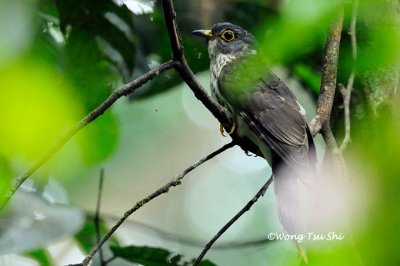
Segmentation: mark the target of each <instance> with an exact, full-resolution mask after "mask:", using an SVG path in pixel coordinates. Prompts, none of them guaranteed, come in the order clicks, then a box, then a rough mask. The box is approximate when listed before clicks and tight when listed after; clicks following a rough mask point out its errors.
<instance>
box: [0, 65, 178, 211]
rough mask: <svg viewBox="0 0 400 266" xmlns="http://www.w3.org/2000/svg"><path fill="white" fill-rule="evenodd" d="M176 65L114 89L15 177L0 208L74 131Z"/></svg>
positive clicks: (163, 66)
mask: <svg viewBox="0 0 400 266" xmlns="http://www.w3.org/2000/svg"><path fill="white" fill-rule="evenodd" d="M175 65H176V62H175V61H172V60H171V61H168V62H166V63H164V64H161V65H159V66H157V67H155V68H153V69H152V70H150V71H148V72H147V73H145V74H144V75H142V76H140V77H139V78H137V79H135V80H134V81H132V82H130V83H128V84H126V85H124V86H122V87H121V88H119V89H117V90H115V91H114V92H113V93H112V94H111V95H110V96H109V97H108V98H107V99H106V100H105V101H104V102H103V103H101V104H100V105H99V106H98V107H97V108H96V109H94V110H93V111H92V112H90V113H89V114H88V115H87V116H86V117H85V118H83V119H82V120H81V121H80V122H79V123H77V124H76V125H75V126H74V127H72V128H71V129H70V130H69V131H68V132H66V133H65V134H64V135H63V136H61V137H60V138H59V139H58V141H57V142H56V143H55V144H54V145H53V146H52V147H51V148H50V149H49V150H48V151H47V152H46V153H45V154H44V155H43V156H42V157H40V158H39V160H37V161H36V162H35V163H34V164H33V165H31V166H30V167H29V168H28V169H27V170H26V171H25V172H24V173H22V174H21V175H20V176H19V177H17V178H16V179H15V181H14V183H13V185H12V187H11V189H10V190H9V191H8V193H7V195H6V196H5V197H4V200H3V201H2V202H1V203H0V210H1V209H3V208H4V206H5V205H6V204H7V202H8V201H9V200H10V199H11V197H12V196H13V195H14V193H15V192H16V191H17V190H18V188H19V187H20V186H21V185H22V184H23V183H24V182H25V181H26V180H27V179H28V178H29V177H30V176H31V175H32V174H33V173H35V172H36V171H37V170H38V169H39V168H40V167H42V166H43V165H44V164H45V163H46V162H47V161H48V160H49V159H50V158H51V157H53V155H54V154H55V153H56V152H58V151H59V150H60V149H61V148H62V147H63V146H64V145H65V144H66V143H67V142H68V141H69V140H70V139H71V138H72V137H73V136H74V135H75V134H76V133H78V132H79V131H80V130H81V129H82V128H84V127H85V126H87V125H88V124H90V123H91V122H92V121H93V120H95V119H96V118H98V117H99V116H101V115H102V114H103V113H104V112H105V111H106V110H108V109H109V108H110V107H111V106H112V105H113V104H114V102H116V101H117V100H118V99H119V98H121V97H122V96H127V95H129V94H132V93H133V92H135V90H136V89H137V88H139V87H141V86H142V85H144V84H145V83H146V82H148V81H150V80H152V79H154V78H155V77H156V76H158V75H159V74H160V73H162V72H164V71H166V70H168V69H171V68H174V67H175Z"/></svg>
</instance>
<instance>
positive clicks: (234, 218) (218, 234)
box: [193, 176, 272, 266]
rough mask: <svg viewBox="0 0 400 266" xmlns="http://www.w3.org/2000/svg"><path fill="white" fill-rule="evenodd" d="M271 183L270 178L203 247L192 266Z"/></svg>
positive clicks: (198, 261)
mask: <svg viewBox="0 0 400 266" xmlns="http://www.w3.org/2000/svg"><path fill="white" fill-rule="evenodd" d="M271 183H272V176H271V177H270V178H269V179H268V181H267V182H266V183H265V184H264V185H263V186H262V187H261V189H260V190H259V191H258V192H257V194H256V195H255V196H254V197H253V198H252V199H251V200H250V201H249V202H248V203H247V204H246V205H245V206H244V207H243V208H242V209H241V210H240V211H239V212H238V213H237V214H235V216H233V217H232V219H230V220H229V222H228V223H226V224H225V225H224V226H223V227H222V228H221V229H220V230H219V231H218V233H217V234H215V236H214V237H213V238H212V239H211V240H210V241H209V242H208V243H207V244H206V245H205V247H204V249H203V250H202V251H201V253H200V255H199V256H198V257H197V258H196V260H195V261H194V263H193V266H196V265H199V263H200V262H201V260H202V259H203V257H204V256H205V255H206V253H207V252H208V250H209V249H210V248H211V246H212V245H213V244H214V243H215V241H217V240H218V238H220V237H221V236H222V235H223V234H224V233H225V231H226V230H228V229H229V227H231V226H232V225H233V224H234V223H235V222H236V221H237V220H238V219H239V218H240V217H241V216H242V215H243V214H244V213H245V212H247V211H248V210H250V208H251V207H252V206H253V205H254V203H256V202H257V201H258V199H259V198H260V197H261V196H263V195H264V194H265V192H266V191H267V189H268V187H269V186H270V185H271Z"/></svg>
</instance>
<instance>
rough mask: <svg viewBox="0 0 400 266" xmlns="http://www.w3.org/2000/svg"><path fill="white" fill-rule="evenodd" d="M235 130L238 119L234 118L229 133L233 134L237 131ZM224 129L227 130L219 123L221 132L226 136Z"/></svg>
mask: <svg viewBox="0 0 400 266" xmlns="http://www.w3.org/2000/svg"><path fill="white" fill-rule="evenodd" d="M235 130H236V121H235V120H233V124H232V127H231V129H230V130H229V132H228V134H229V135H231V134H232V133H233V132H235ZM224 131H225V129H224V126H223V125H222V124H220V125H219V132H221V135H222V136H224V137H226V136H225V134H224Z"/></svg>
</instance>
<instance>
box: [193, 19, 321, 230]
mask: <svg viewBox="0 0 400 266" xmlns="http://www.w3.org/2000/svg"><path fill="white" fill-rule="evenodd" d="M193 33H194V34H196V35H199V36H202V37H206V38H207V40H208V52H209V56H210V61H211V63H210V71H211V91H212V97H213V98H214V99H215V100H216V101H217V102H218V103H219V104H220V105H221V106H222V107H223V108H225V110H226V111H227V112H228V114H229V116H231V117H232V118H233V119H234V120H235V121H237V124H238V128H237V134H239V135H240V136H244V137H246V138H248V139H250V140H251V141H252V142H253V143H255V144H256V145H257V146H258V147H259V149H260V151H261V152H262V154H263V156H264V158H265V159H266V160H267V161H268V162H269V164H270V165H271V167H272V171H273V174H274V188H275V194H276V198H277V209H278V216H279V219H280V221H281V223H282V225H283V227H284V228H285V230H286V231H287V232H288V233H291V234H298V233H301V232H303V230H304V221H303V217H302V216H303V213H301V206H299V204H300V200H299V198H300V195H299V189H298V184H297V182H298V180H301V181H303V182H304V183H305V184H307V183H310V182H312V178H313V176H314V172H315V160H316V155H315V147H314V143H313V139H312V136H311V134H310V131H309V128H308V125H307V122H306V121H305V118H304V116H303V115H302V113H301V109H302V107H301V106H299V104H298V102H297V99H296V97H295V96H294V94H293V93H292V92H291V91H290V90H289V88H288V87H287V86H286V85H285V84H284V83H283V82H282V81H281V80H280V79H279V78H278V77H277V76H276V75H274V74H273V73H272V72H271V71H270V70H268V69H265V66H264V65H263V64H260V60H259V58H258V57H257V53H256V49H257V48H256V41H255V38H254V36H253V35H251V34H250V33H249V32H247V31H246V30H245V29H243V28H241V27H239V26H236V25H233V24H231V23H227V22H224V23H218V24H215V25H214V26H213V27H212V29H211V30H210V31H204V30H199V31H194V32H193ZM224 35H226V36H224ZM232 35H233V37H232ZM231 37H232V38H231Z"/></svg>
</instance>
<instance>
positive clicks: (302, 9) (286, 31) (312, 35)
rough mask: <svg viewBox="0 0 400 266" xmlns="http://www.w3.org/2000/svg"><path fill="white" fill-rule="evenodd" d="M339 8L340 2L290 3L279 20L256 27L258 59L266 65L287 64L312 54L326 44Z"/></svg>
mask: <svg viewBox="0 0 400 266" xmlns="http://www.w3.org/2000/svg"><path fill="white" fill-rule="evenodd" d="M342 5H343V0H334V1H312V0H300V1H290V2H289V3H287V4H286V5H284V6H283V8H282V10H281V12H282V16H281V17H280V19H279V20H275V21H274V22H273V23H270V22H269V23H268V24H267V23H264V24H263V25H262V27H260V28H259V30H258V33H257V34H256V37H257V39H258V40H259V41H260V57H261V58H263V59H268V62H269V64H286V63H288V62H291V61H293V60H295V59H297V58H299V57H301V56H304V55H305V54H308V53H310V52H312V51H313V50H314V49H315V48H316V47H317V46H319V45H321V43H324V42H325V37H326V32H327V29H328V25H329V24H330V23H331V22H332V21H333V19H334V18H335V17H336V16H337V15H338V14H339V10H340V8H341V7H342Z"/></svg>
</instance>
